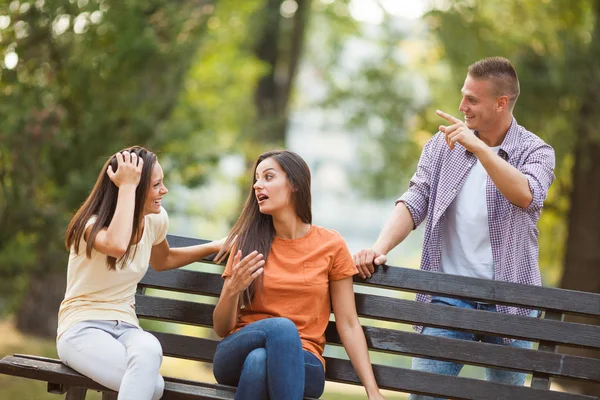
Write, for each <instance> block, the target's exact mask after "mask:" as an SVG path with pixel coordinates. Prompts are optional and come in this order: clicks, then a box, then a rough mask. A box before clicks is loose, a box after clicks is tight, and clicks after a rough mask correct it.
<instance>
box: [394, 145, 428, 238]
mask: <svg viewBox="0 0 600 400" xmlns="http://www.w3.org/2000/svg"><path fill="white" fill-rule="evenodd" d="M434 140H435V136H434V137H433V138H431V139H430V140H429V142H427V144H426V145H425V147H424V148H423V152H422V153H421V158H420V159H419V164H418V165H417V171H416V172H415V174H414V175H413V176H412V178H411V179H410V183H409V184H408V190H407V191H406V192H405V193H404V194H403V195H402V196H400V198H398V200H396V205H398V203H399V202H403V203H404V204H405V205H406V208H408V211H409V212H410V214H411V215H412V219H413V222H414V226H413V229H416V228H417V227H418V226H419V225H420V224H421V222H423V221H424V220H425V218H426V217H427V207H428V205H429V193H430V192H431V177H432V171H433V167H434V166H433V158H432V156H431V153H432V146H433V144H434Z"/></svg>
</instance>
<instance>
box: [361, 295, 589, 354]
mask: <svg viewBox="0 0 600 400" xmlns="http://www.w3.org/2000/svg"><path fill="white" fill-rule="evenodd" d="M355 298H356V309H357V311H358V314H359V315H360V316H362V317H369V318H378V319H384V320H388V321H394V322H407V323H413V324H416V325H428V326H435V327H448V328H452V329H458V330H465V331H469V332H475V333H487V334H492V335H496V336H502V337H511V338H517V339H527V340H535V341H538V340H546V341H549V342H555V343H561V344H565V345H570V346H581V347H593V348H600V326H596V325H585V324H575V323H572V322H559V321H548V320H540V319H538V318H531V317H523V316H518V315H509V314H501V313H496V312H481V311H478V310H469V309H464V308H460V307H451V306H446V305H440V304H426V303H419V302H416V301H410V300H402V299H392V298H389V297H383V296H374V295H366V294H362V293H357V294H356V295H355ZM574 332H577V334H576V335H575V334H573V333H574Z"/></svg>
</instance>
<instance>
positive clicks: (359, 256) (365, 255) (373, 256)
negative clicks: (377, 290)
mask: <svg viewBox="0 0 600 400" xmlns="http://www.w3.org/2000/svg"><path fill="white" fill-rule="evenodd" d="M352 259H353V260H354V265H356V268H358V274H359V275H360V277H361V278H363V279H365V278H370V277H371V275H372V274H373V272H375V267H374V266H375V265H382V264H385V263H386V262H387V256H386V255H385V254H382V253H379V252H376V251H375V250H373V249H363V250H361V251H359V252H358V253H356V254H355V255H354V256H352Z"/></svg>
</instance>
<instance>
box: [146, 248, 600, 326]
mask: <svg viewBox="0 0 600 400" xmlns="http://www.w3.org/2000/svg"><path fill="white" fill-rule="evenodd" d="M194 243H195V242H194ZM355 282H357V283H359V284H363V285H369V286H374V287H379V288H387V289H400V290H403V291H409V292H421V293H428V294H438V295H442V296H450V297H452V296H454V297H457V298H464V299H469V300H478V301H485V302H488V303H493V304H507V305H514V306H520V307H528V308H534V309H540V310H551V311H561V312H568V313H571V314H579V315H592V316H600V294H597V293H586V292H577V291H573V290H565V289H556V288H545V287H537V286H529V285H519V284H516V283H508V282H498V281H490V280H486V279H477V278H469V277H464V276H456V275H448V274H441V273H436V272H427V271H420V270H413V269H408V268H399V267H385V268H381V269H380V270H379V271H378V272H377V273H375V274H374V275H373V277H372V278H370V279H368V280H362V279H360V278H355ZM140 285H142V286H147V287H152V288H159V289H161V288H162V289H165V290H172V291H177V292H184V293H195V294H203V295H207V296H217V297H218V296H219V293H220V292H221V288H222V286H223V280H222V279H221V277H220V275H219V274H213V273H206V272H196V271H187V270H181V269H176V270H170V271H164V272H156V271H153V270H152V269H149V270H148V273H147V274H146V276H144V278H143V279H142V281H141V282H140Z"/></svg>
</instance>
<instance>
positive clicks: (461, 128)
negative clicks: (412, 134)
mask: <svg viewBox="0 0 600 400" xmlns="http://www.w3.org/2000/svg"><path fill="white" fill-rule="evenodd" d="M436 113H437V115H439V116H440V117H442V118H444V119H445V120H447V121H448V122H450V123H451V124H452V125H447V126H445V125H440V131H441V132H444V133H445V134H446V144H448V147H449V148H450V150H454V145H455V144H456V143H460V144H462V145H463V146H464V147H465V148H466V149H467V150H469V151H470V152H471V153H475V152H476V151H477V150H478V148H479V146H481V145H482V144H483V142H482V141H481V140H480V139H479V138H478V137H477V136H475V134H474V133H473V131H472V130H470V129H469V128H468V127H467V125H465V123H464V122H463V121H461V120H460V119H458V118H456V117H453V116H452V115H450V114H447V113H445V112H443V111H440V110H437V111H436Z"/></svg>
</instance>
